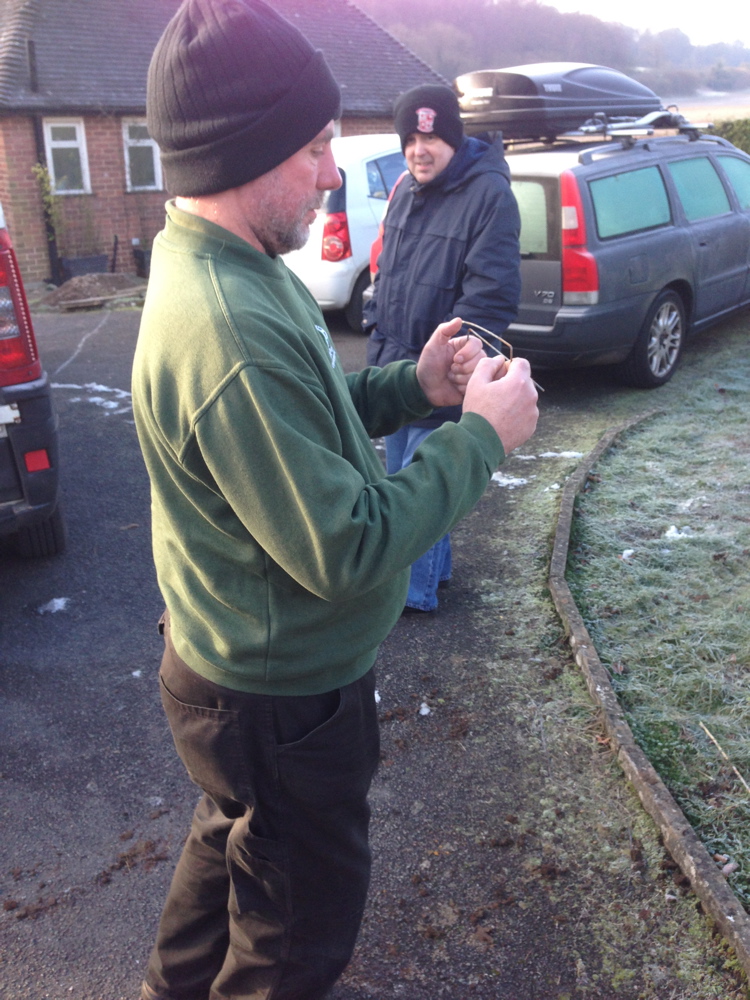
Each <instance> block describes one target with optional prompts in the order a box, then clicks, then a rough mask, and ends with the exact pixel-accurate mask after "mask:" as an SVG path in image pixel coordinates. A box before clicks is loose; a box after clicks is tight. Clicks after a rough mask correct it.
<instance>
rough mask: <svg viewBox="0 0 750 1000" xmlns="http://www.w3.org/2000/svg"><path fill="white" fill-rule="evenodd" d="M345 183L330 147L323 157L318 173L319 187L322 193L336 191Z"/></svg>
mask: <svg viewBox="0 0 750 1000" xmlns="http://www.w3.org/2000/svg"><path fill="white" fill-rule="evenodd" d="M342 183H343V181H342V180H341V174H340V173H339V168H338V167H337V166H336V161H335V160H334V158H333V150H332V149H331V147H330V146H329V147H328V149H327V150H326V152H325V153H324V156H323V162H322V163H321V165H320V171H319V173H318V187H319V188H320V190H321V191H335V190H336V189H337V188H340V187H341V185H342Z"/></svg>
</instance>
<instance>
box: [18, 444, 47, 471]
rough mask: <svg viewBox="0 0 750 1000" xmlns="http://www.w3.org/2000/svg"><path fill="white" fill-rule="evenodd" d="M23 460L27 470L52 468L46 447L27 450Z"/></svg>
mask: <svg viewBox="0 0 750 1000" xmlns="http://www.w3.org/2000/svg"><path fill="white" fill-rule="evenodd" d="M23 461H24V465H25V466H26V470H27V471H28V472H41V471H42V470H43V469H51V468H52V463H51V462H50V460H49V453H48V452H47V449H46V448H37V450H36V451H27V452H26V453H25V454H24V456H23Z"/></svg>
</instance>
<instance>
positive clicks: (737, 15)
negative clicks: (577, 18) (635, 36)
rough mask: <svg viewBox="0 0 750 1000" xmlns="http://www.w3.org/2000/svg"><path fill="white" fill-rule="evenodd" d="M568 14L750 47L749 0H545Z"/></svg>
mask: <svg viewBox="0 0 750 1000" xmlns="http://www.w3.org/2000/svg"><path fill="white" fill-rule="evenodd" d="M545 3H548V4H549V5H550V6H552V7H557V9H558V10H560V11H562V12H563V13H565V14H570V13H574V12H576V11H577V12H579V13H581V14H593V15H594V17H598V18H599V20H600V21H616V22H618V23H619V24H626V25H627V26H628V27H630V28H637V29H638V31H647V30H650V31H653V32H658V31H665V30H666V29H668V28H679V29H680V30H681V31H684V33H685V34H686V35H687V36H688V38H689V39H690V41H691V42H692V43H693V45H712V44H713V43H714V42H729V43H730V44H731V43H732V42H735V41H740V42H742V43H743V45H746V46H747V47H748V48H750V4H749V3H748V2H747V0H711V2H709V3H697V2H690V0H687V2H686V0H628V3H622V2H621V0H618V2H615V0H545Z"/></svg>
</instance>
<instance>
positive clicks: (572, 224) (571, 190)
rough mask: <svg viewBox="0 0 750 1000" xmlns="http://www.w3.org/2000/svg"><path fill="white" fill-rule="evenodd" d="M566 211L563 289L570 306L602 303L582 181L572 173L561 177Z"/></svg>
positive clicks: (563, 230) (564, 210)
mask: <svg viewBox="0 0 750 1000" xmlns="http://www.w3.org/2000/svg"><path fill="white" fill-rule="evenodd" d="M560 199H561V208H562V218H561V225H562V290H563V304H564V305H566V306H593V305H596V303H597V302H598V301H599V268H598V267H597V264H596V260H595V259H594V257H593V256H592V255H591V254H590V253H589V251H588V250H587V249H586V216H585V215H584V213H583V202H582V201H581V192H580V190H579V188H578V181H577V180H576V178H575V175H574V174H573V172H572V171H570V170H564V171H563V172H562V174H560Z"/></svg>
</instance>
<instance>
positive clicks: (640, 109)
mask: <svg viewBox="0 0 750 1000" xmlns="http://www.w3.org/2000/svg"><path fill="white" fill-rule="evenodd" d="M454 87H455V89H456V91H457V92H458V100H459V106H460V109H461V118H462V120H463V122H464V126H465V128H466V131H467V132H468V133H469V134H472V133H477V132H480V131H501V132H502V133H503V138H504V139H554V138H555V137H556V136H558V135H562V134H563V133H564V132H570V131H573V130H575V129H577V128H579V127H580V126H581V125H583V123H584V122H585V121H587V119H589V118H592V117H593V116H594V115H596V114H599V113H601V112H603V113H604V114H606V115H607V116H608V117H610V118H611V117H635V118H641V117H642V116H643V115H646V114H648V113H649V112H651V111H659V110H661V108H662V104H661V101H660V100H659V98H658V97H657V96H656V94H655V93H654V92H653V91H652V90H649V88H648V87H644V86H643V84H641V83H638V82H637V81H636V80H632V79H631V78H630V77H629V76H625V74H624V73H620V72H618V71H617V70H614V69H608V68H607V67H606V66H594V65H592V64H590V63H568V62H550V63H532V64H530V65H528V66H509V67H507V68H506V69H484V70H477V71H476V72H473V73H464V74H463V75H462V76H458V77H456V79H455V81H454Z"/></svg>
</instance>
